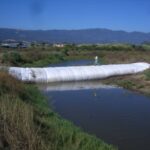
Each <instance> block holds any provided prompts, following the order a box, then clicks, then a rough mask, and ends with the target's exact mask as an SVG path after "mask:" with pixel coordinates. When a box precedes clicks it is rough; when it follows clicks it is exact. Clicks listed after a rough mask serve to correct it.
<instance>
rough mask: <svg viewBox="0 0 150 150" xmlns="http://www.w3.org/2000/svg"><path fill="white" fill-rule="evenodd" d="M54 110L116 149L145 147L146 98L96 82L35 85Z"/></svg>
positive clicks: (149, 126)
mask: <svg viewBox="0 0 150 150" xmlns="http://www.w3.org/2000/svg"><path fill="white" fill-rule="evenodd" d="M39 87H40V89H41V90H42V91H43V93H44V94H45V95H46V96H47V97H48V98H49V101H50V103H51V102H52V104H53V107H54V110H55V111H56V112H58V113H59V114H60V115H61V116H62V117H64V118H66V119H68V120H71V121H72V122H74V123H75V124H76V125H77V126H80V127H81V128H82V129H83V130H84V131H86V132H88V133H91V134H94V135H96V136H97V137H99V138H101V139H103V140H104V141H106V142H108V143H110V144H113V145H116V146H118V147H119V149H120V150H141V149H142V150H149V149H150V148H149V147H150V143H149V139H150V98H148V97H145V96H143V95H140V94H137V93H133V92H130V91H128V90H124V89H122V88H118V87H114V86H106V85H102V84H101V82H100V81H88V82H69V83H53V84H44V85H39Z"/></svg>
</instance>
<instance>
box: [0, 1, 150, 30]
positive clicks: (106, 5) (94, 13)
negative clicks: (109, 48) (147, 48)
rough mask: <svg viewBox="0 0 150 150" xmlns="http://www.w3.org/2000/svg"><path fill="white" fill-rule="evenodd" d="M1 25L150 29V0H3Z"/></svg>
mask: <svg viewBox="0 0 150 150" xmlns="http://www.w3.org/2000/svg"><path fill="white" fill-rule="evenodd" d="M0 27H8V28H19V29H82V28H109V29H113V30H120V29H122V30H126V31H135V30H136V31H144V32H150V0H0Z"/></svg>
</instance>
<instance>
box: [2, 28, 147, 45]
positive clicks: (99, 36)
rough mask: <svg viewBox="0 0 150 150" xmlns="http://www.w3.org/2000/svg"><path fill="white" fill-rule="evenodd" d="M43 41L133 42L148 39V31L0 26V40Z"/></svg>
mask: <svg viewBox="0 0 150 150" xmlns="http://www.w3.org/2000/svg"><path fill="white" fill-rule="evenodd" d="M6 39H15V40H25V41H45V42H50V43H78V44H81V43H85V44H88V43H89V44H97V43H116V42H118V43H133V44H140V43H142V42H144V41H150V33H142V32H125V31H112V30H108V29H83V30H18V29H5V28H0V40H1V41H2V40H6Z"/></svg>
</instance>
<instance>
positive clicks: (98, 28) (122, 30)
mask: <svg viewBox="0 0 150 150" xmlns="http://www.w3.org/2000/svg"><path fill="white" fill-rule="evenodd" d="M0 29H10V30H22V31H52V30H56V31H61V30H66V31H77V30H100V29H101V30H110V31H116V32H117V31H120V32H127V33H134V32H138V33H145V34H149V33H150V31H148V32H146V31H137V30H133V31H127V30H124V29H110V28H103V27H95V28H79V29H73V28H71V29H63V28H59V29H56V28H54V29H25V28H13V27H12V28H11V27H0Z"/></svg>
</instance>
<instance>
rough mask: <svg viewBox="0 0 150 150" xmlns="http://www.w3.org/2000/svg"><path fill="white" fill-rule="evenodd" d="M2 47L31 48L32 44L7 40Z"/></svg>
mask: <svg viewBox="0 0 150 150" xmlns="http://www.w3.org/2000/svg"><path fill="white" fill-rule="evenodd" d="M0 46H1V47H5V48H28V47H29V46H30V42H26V41H21V42H18V41H15V40H10V39H9V40H5V41H3V42H2V43H1V44H0Z"/></svg>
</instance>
